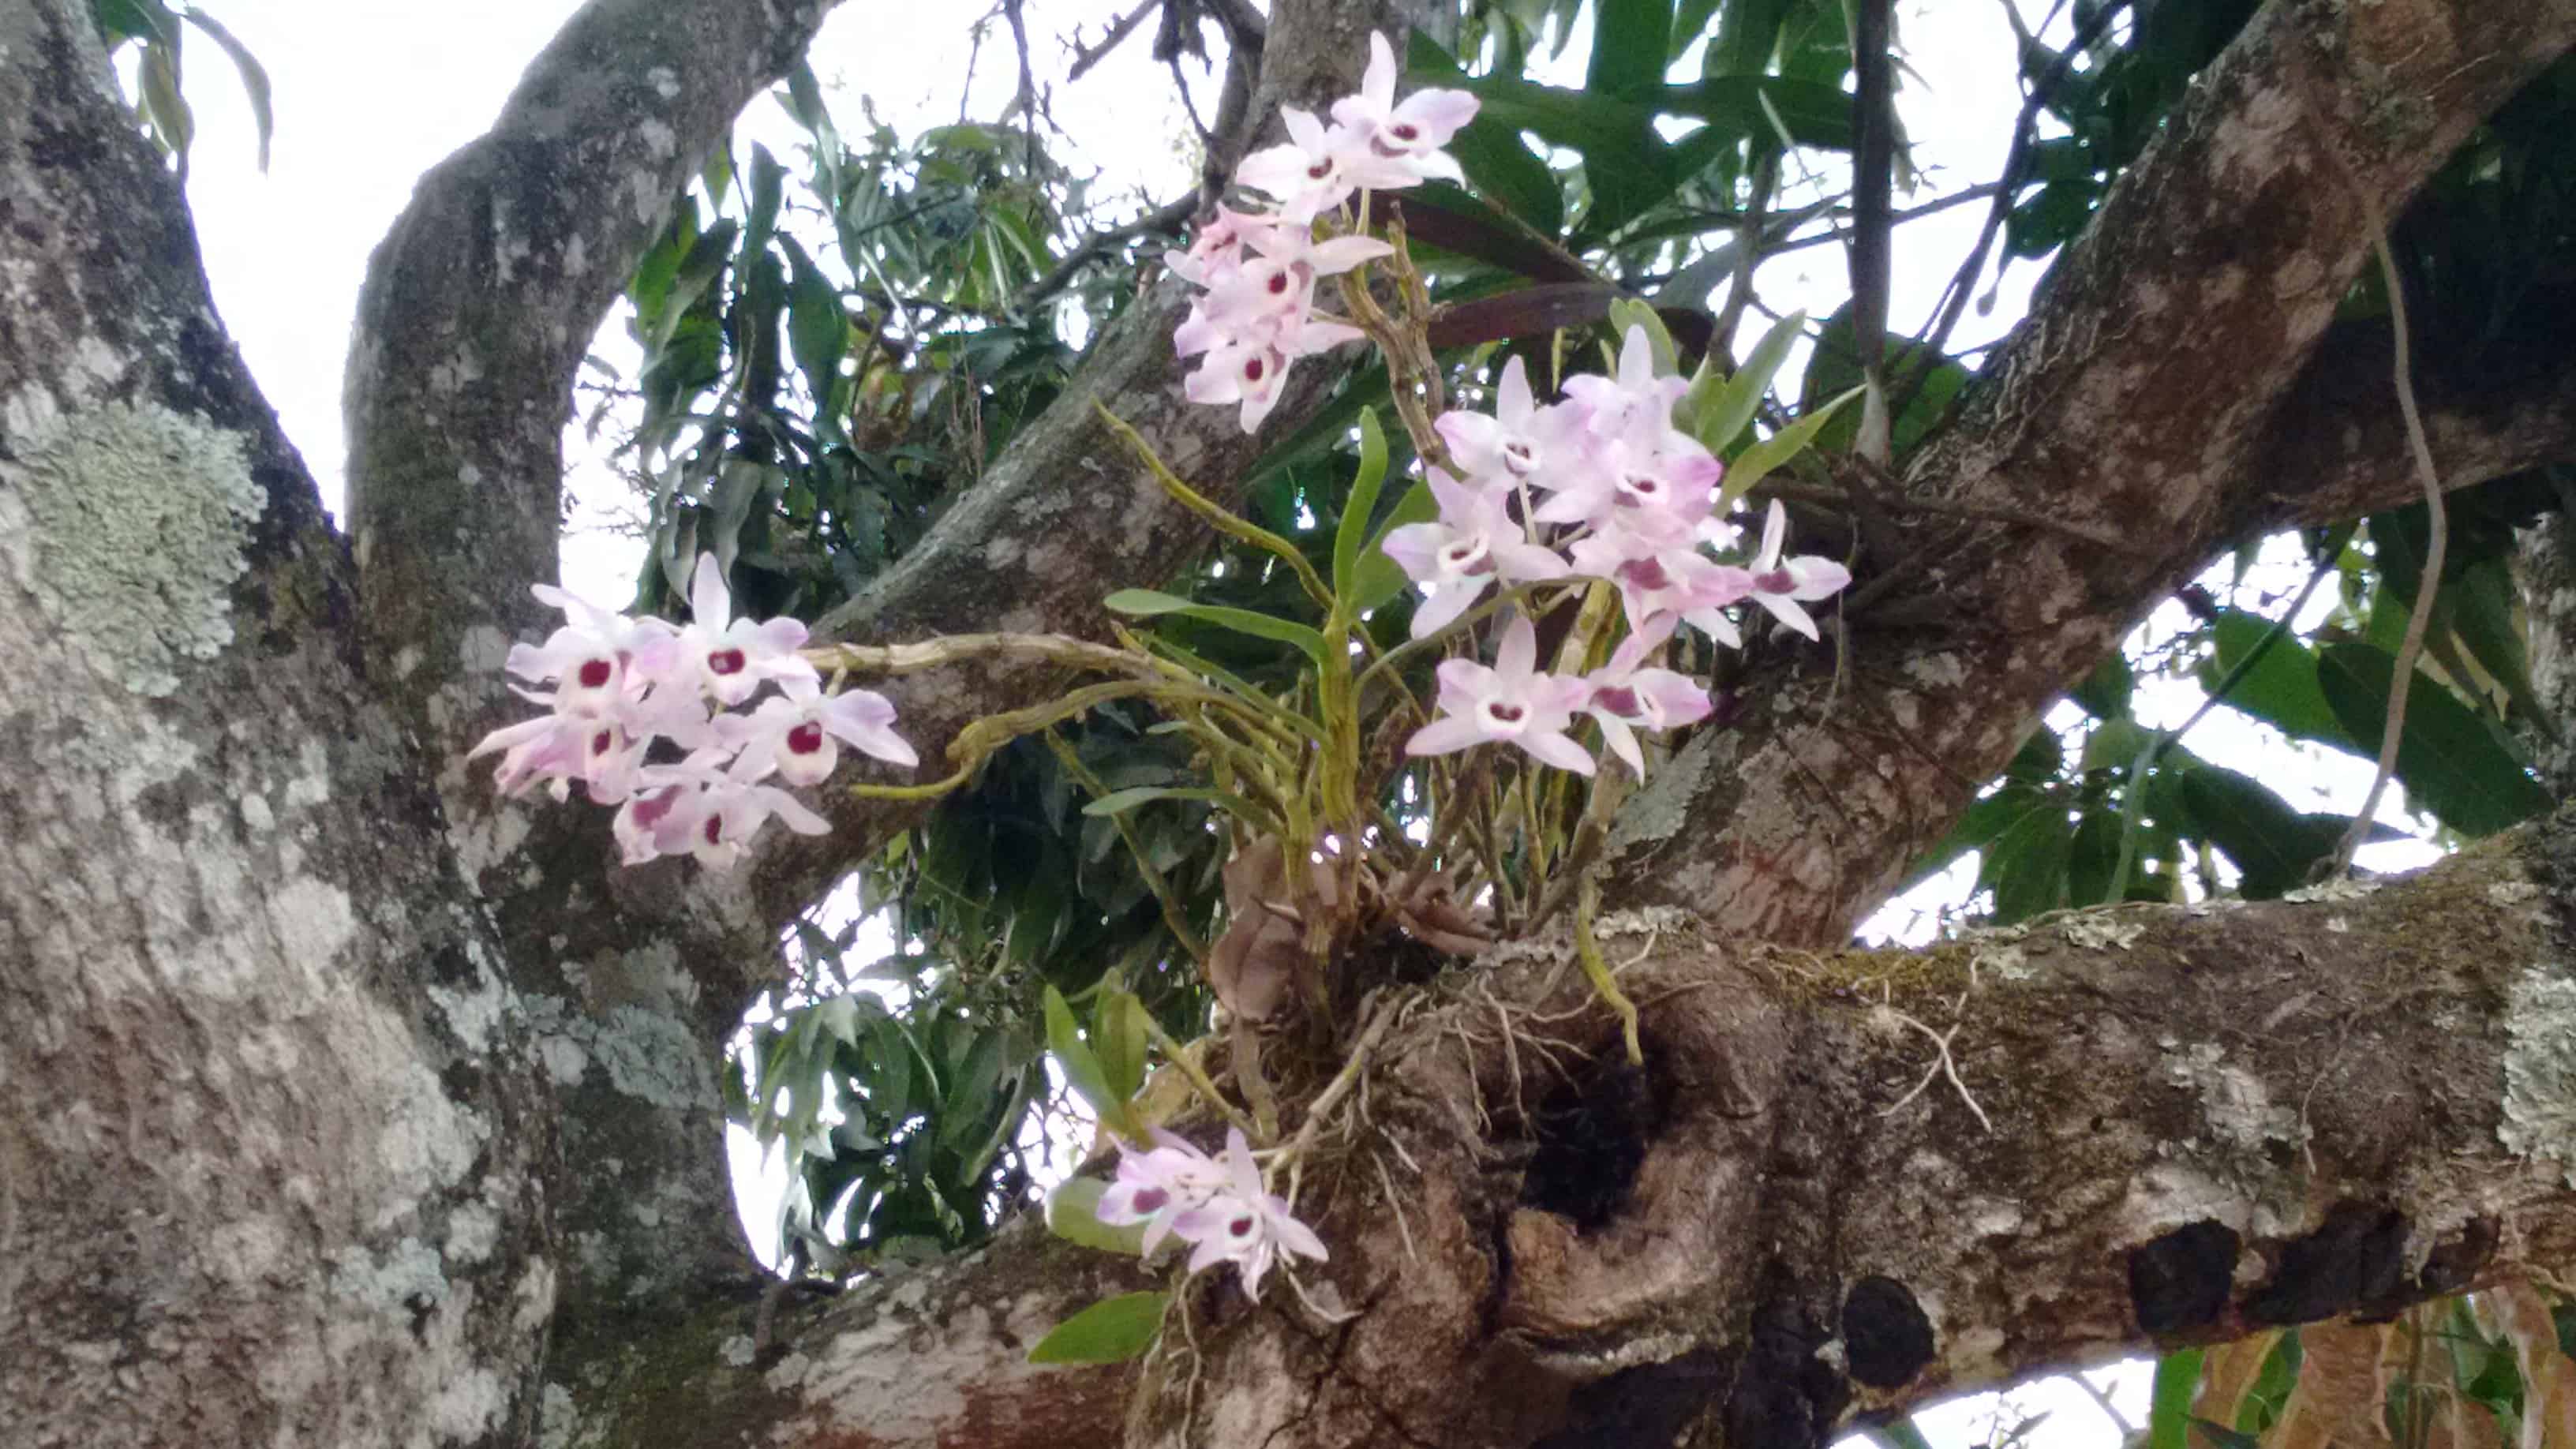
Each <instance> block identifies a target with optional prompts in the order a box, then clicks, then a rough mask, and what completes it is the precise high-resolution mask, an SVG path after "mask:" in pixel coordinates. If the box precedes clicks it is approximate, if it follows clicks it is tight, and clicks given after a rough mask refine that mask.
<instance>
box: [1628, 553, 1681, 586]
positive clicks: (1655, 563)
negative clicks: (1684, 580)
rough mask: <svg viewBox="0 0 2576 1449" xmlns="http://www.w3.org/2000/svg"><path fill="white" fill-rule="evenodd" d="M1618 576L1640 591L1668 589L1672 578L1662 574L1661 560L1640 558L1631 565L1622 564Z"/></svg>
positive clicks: (1669, 575)
mask: <svg viewBox="0 0 2576 1449" xmlns="http://www.w3.org/2000/svg"><path fill="white" fill-rule="evenodd" d="M1619 574H1620V576H1621V577H1622V578H1625V579H1626V580H1627V581H1628V582H1629V583H1631V584H1634V585H1636V586H1637V587H1638V588H1641V589H1661V588H1669V587H1671V585H1672V582H1673V576H1672V575H1671V574H1668V573H1666V572H1664V564H1663V560H1661V559H1652V558H1641V559H1638V560H1636V561H1634V562H1632V563H1628V564H1623V565H1621V566H1620V569H1619Z"/></svg>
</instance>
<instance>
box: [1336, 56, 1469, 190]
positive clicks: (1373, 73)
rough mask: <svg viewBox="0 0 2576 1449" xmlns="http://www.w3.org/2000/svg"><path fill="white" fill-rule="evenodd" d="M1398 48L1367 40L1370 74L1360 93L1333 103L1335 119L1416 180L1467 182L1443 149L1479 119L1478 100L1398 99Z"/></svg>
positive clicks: (1434, 94)
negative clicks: (1477, 112)
mask: <svg viewBox="0 0 2576 1449" xmlns="http://www.w3.org/2000/svg"><path fill="white" fill-rule="evenodd" d="M1395 75H1396V71H1395V48H1394V47H1393V46H1390V45H1388V44H1387V43H1386V37H1385V36H1384V35H1381V34H1378V33H1376V32H1374V31H1373V32H1371V33H1370V35H1369V63H1368V72H1367V74H1365V75H1364V76H1362V77H1361V79H1360V93H1359V94H1358V95H1355V96H1345V97H1343V98H1342V99H1340V100H1338V101H1335V102H1333V119H1334V120H1336V121H1339V122H1341V123H1342V124H1343V125H1345V126H1347V127H1349V128H1351V130H1353V131H1354V132H1356V133H1358V135H1359V136H1360V137H1361V138H1362V139H1363V141H1364V142H1365V144H1366V145H1367V146H1368V148H1369V151H1370V153H1371V154H1373V155H1375V156H1378V157H1381V158H1384V159H1386V160H1389V161H1394V162H1398V163H1400V164H1402V165H1405V166H1407V167H1409V168H1410V169H1411V170H1412V172H1413V175H1414V177H1415V178H1416V179H1418V180H1425V181H1428V180H1433V179H1439V180H1444V181H1461V180H1463V179H1465V178H1464V177H1463V176H1462V174H1461V173H1460V172H1459V170H1458V163H1457V161H1456V160H1455V159H1453V158H1452V157H1451V156H1450V155H1449V153H1448V152H1446V151H1443V150H1441V149H1440V148H1441V147H1443V146H1446V145H1448V144H1449V140H1450V138H1451V137H1453V136H1455V135H1457V134H1458V132H1459V130H1460V129H1461V128H1462V127H1464V126H1465V125H1466V124H1467V123H1468V122H1469V121H1472V120H1474V119H1475V118H1476V104H1477V102H1476V98H1475V97H1474V96H1472V95H1470V94H1468V93H1467V92H1465V91H1455V90H1429V91H1416V92H1414V93H1413V94H1412V95H1410V96H1407V97H1405V98H1404V100H1403V101H1401V102H1399V101H1397V100H1396V98H1395Z"/></svg>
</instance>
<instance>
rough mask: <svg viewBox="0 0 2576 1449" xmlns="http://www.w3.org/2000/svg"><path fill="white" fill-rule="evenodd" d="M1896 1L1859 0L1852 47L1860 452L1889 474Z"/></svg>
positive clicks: (1854, 309) (1853, 283)
mask: <svg viewBox="0 0 2576 1449" xmlns="http://www.w3.org/2000/svg"><path fill="white" fill-rule="evenodd" d="M1893 9H1894V0H1860V4H1859V8H1858V12H1857V14H1856V16H1855V22H1856V28H1855V31H1854V34H1853V41H1852V75H1853V79H1854V82H1855V84H1854V87H1853V91H1852V130H1853V135H1854V142H1853V147H1852V232H1851V253H1850V255H1851V288H1852V302H1851V319H1852V343H1853V347H1854V348H1855V350H1857V351H1858V352H1859V354H1860V370H1861V378H1862V385H1863V386H1864V387H1866V388H1867V389H1868V392H1867V394H1866V395H1865V396H1864V397H1863V398H1862V399H1861V420H1860V434H1859V437H1858V438H1857V440H1856V442H1855V446H1854V448H1853V451H1854V452H1857V453H1858V454H1859V455H1860V456H1861V457H1862V458H1864V459H1866V460H1868V461H1869V462H1872V463H1876V464H1879V465H1881V466H1885V464H1886V463H1887V460H1888V457H1889V453H1890V449H1891V443H1890V425H1889V422H1888V411H1887V294H1888V284H1889V276H1890V271H1889V268H1890V260H1889V256H1890V254H1889V241H1890V239H1891V238H1892V236H1893V235H1894V232H1895V223H1894V222H1893V221H1892V220H1891V219H1890V217H1889V215H1888V208H1889V202H1890V199H1891V196H1892V194H1893V193H1894V191H1895V189H1896V136H1895V120H1896V106H1895V101H1894V95H1893V92H1894V90H1895V80H1896V74H1895V73H1896V67H1895V62H1894V58H1893V57H1891V56H1890V55H1889V54H1888V47H1889V42H1890V40H1891V38H1892V37H1891V35H1890V31H1891V29H1892V27H1893V23H1894V16H1893V14H1892V11H1893Z"/></svg>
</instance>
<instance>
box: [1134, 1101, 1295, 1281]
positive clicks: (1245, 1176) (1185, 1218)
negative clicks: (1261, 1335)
mask: <svg viewBox="0 0 2576 1449" xmlns="http://www.w3.org/2000/svg"><path fill="white" fill-rule="evenodd" d="M1217 1164H1218V1165H1219V1166H1220V1167H1222V1168H1223V1169H1224V1170H1225V1186H1224V1188H1223V1190H1222V1191H1220V1192H1218V1193H1217V1194H1216V1195H1214V1196H1212V1197H1210V1198H1208V1199H1207V1200H1206V1201H1205V1202H1203V1203H1201V1204H1200V1205H1198V1206H1197V1207H1194V1208H1191V1209H1189V1210H1188V1211H1186V1212H1183V1213H1181V1214H1180V1215H1179V1216H1178V1217H1177V1218H1175V1219H1174V1220H1173V1222H1172V1231H1173V1232H1174V1233H1176V1234H1178V1235H1179V1236H1180V1237H1181V1238H1182V1239H1184V1240H1186V1241H1188V1242H1190V1243H1193V1244H1195V1245H1196V1247H1195V1249H1194V1250H1193V1251H1192V1252H1191V1254H1190V1271H1191V1272H1193V1273H1196V1272H1198V1271H1199V1270H1201V1269H1203V1268H1209V1267H1213V1266H1215V1265H1216V1264H1218V1263H1232V1264H1234V1265H1235V1267H1236V1269H1237V1270H1238V1271H1240V1272H1241V1273H1242V1274H1243V1292H1244V1296H1245V1297H1248V1298H1250V1299H1251V1300H1252V1301H1253V1302H1255V1303H1258V1302H1260V1301H1261V1279H1262V1276H1263V1275H1264V1274H1266V1273H1268V1272H1269V1271H1270V1269H1271V1268H1272V1267H1273V1266H1274V1265H1276V1264H1278V1263H1280V1262H1281V1261H1282V1260H1284V1259H1289V1258H1313V1259H1316V1260H1318V1261H1321V1260H1323V1259H1326V1258H1328V1257H1330V1256H1331V1255H1330V1254H1329V1253H1327V1252H1326V1251H1325V1250H1324V1240H1323V1239H1321V1238H1319V1237H1316V1236H1315V1230H1314V1229H1312V1228H1310V1227H1308V1226H1306V1225H1305V1224H1304V1223H1301V1222H1299V1221H1297V1216H1296V1214H1295V1213H1293V1212H1291V1211H1289V1208H1288V1202H1287V1200H1286V1199H1285V1198H1280V1197H1276V1196H1273V1195H1272V1194H1271V1193H1269V1192H1268V1191H1266V1190H1265V1189H1264V1188H1263V1187H1262V1185H1261V1169H1260V1168H1259V1167H1257V1166H1255V1165H1254V1164H1253V1161H1252V1148H1251V1145H1250V1144H1249V1143H1247V1142H1245V1141H1244V1139H1243V1129H1242V1128H1240V1127H1232V1128H1228V1129H1227V1130H1226V1134H1225V1153H1224V1155H1223V1156H1221V1157H1219V1158H1218V1159H1217ZM1103 1201H1104V1202H1105V1201H1106V1199H1103Z"/></svg>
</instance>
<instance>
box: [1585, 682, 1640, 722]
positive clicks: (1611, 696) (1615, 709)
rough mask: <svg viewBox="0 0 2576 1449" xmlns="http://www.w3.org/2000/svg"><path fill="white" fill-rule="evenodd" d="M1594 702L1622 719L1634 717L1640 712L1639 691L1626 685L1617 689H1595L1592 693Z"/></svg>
mask: <svg viewBox="0 0 2576 1449" xmlns="http://www.w3.org/2000/svg"><path fill="white" fill-rule="evenodd" d="M1592 702H1593V704H1595V705H1597V706H1599V707H1600V708H1602V709H1606V710H1608V711H1610V712H1611V713H1612V714H1615V715H1617V716H1619V717H1620V718H1621V719H1631V718H1634V717H1635V716H1636V714H1637V712H1638V711H1637V691H1635V690H1633V689H1630V688H1627V687H1625V686H1621V687H1620V688H1617V689H1600V690H1595V691H1593V694H1592Z"/></svg>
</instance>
